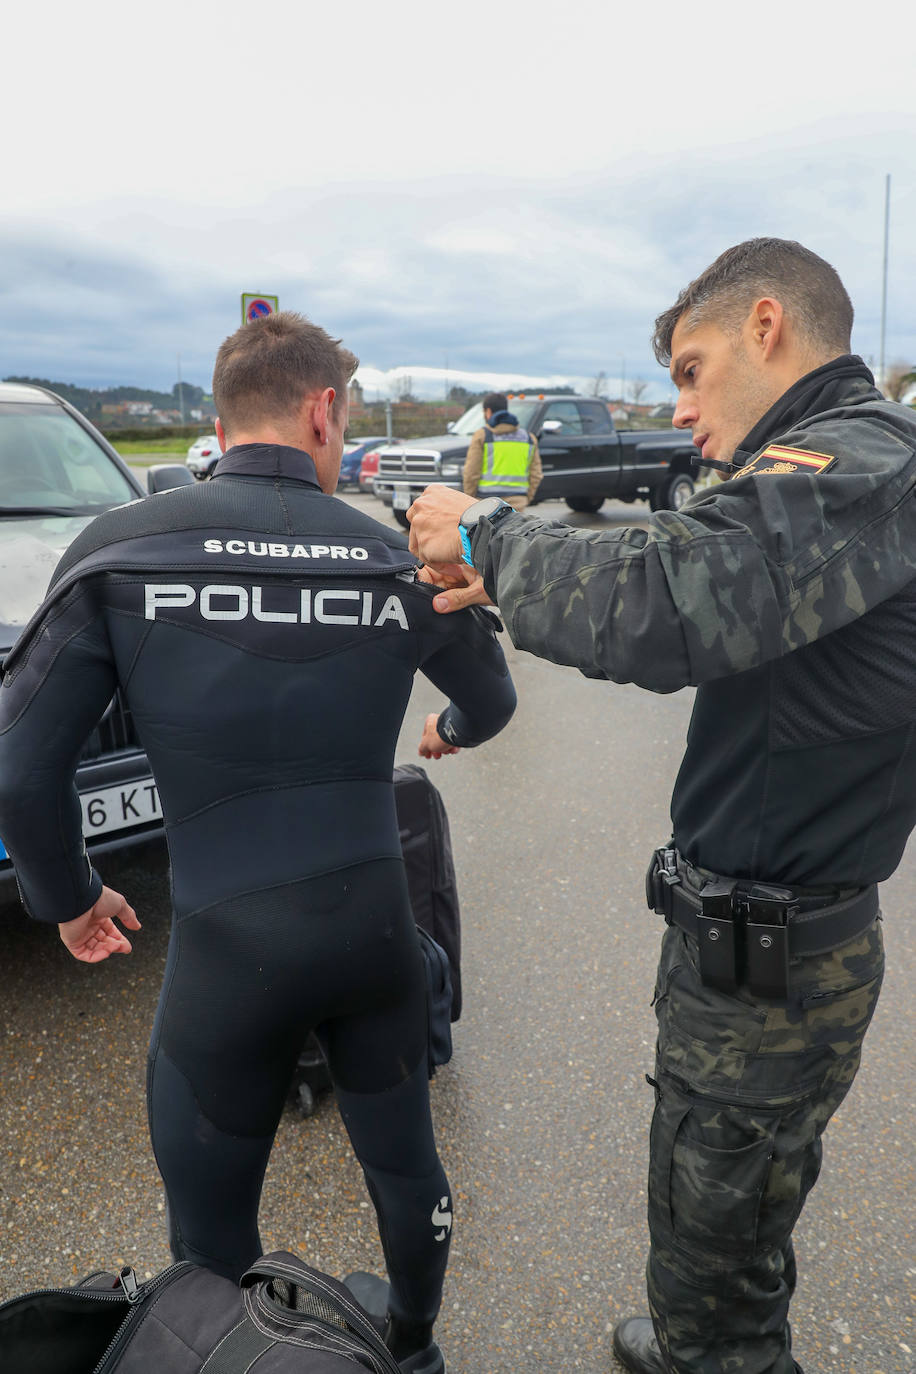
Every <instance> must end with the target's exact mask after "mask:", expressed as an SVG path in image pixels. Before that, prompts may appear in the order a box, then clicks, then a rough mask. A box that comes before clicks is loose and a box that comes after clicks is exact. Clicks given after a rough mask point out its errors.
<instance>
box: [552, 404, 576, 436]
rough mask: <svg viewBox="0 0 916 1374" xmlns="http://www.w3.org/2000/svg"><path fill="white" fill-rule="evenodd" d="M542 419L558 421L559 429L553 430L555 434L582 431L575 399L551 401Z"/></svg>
mask: <svg viewBox="0 0 916 1374" xmlns="http://www.w3.org/2000/svg"><path fill="white" fill-rule="evenodd" d="M544 419H545V420H554V421H557V420H558V421H559V422H560V429H558V430H554V433H555V434H581V433H582V419H581V417H580V415H579V411H578V409H577V407H576V403H575V401H551V403H550V405H549V406H548V407H547V411H546V414H545V415H544Z"/></svg>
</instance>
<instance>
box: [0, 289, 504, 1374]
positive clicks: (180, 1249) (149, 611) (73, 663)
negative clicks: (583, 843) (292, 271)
mask: <svg viewBox="0 0 916 1374" xmlns="http://www.w3.org/2000/svg"><path fill="white" fill-rule="evenodd" d="M355 367H356V359H355V357H354V356H353V355H352V354H351V353H349V352H347V350H345V349H343V348H341V347H340V346H339V344H338V343H337V342H336V341H334V340H333V339H331V338H330V337H329V336H328V335H327V334H326V333H325V331H324V330H322V329H319V328H317V327H316V326H314V325H312V324H310V323H309V322H308V321H306V320H304V319H303V318H302V317H300V316H297V315H292V314H278V315H275V316H269V317H267V318H265V319H263V320H259V321H256V322H255V323H252V324H246V325H245V326H243V327H242V329H240V330H239V331H238V332H237V333H236V334H234V335H232V336H231V337H230V338H228V339H227V340H226V341H225V342H224V344H223V345H222V347H221V348H220V350H219V354H218V357H217V361H216V368H215V372H214V378H213V394H214V399H215V402H216V405H217V407H218V409H219V414H220V420H219V421H218V422H217V433H218V435H219V439H220V444H221V446H222V448H223V449H224V453H223V456H222V458H221V459H220V461H219V463H218V465H217V468H216V472H215V475H214V478H213V480H212V481H210V482H206V483H201V484H198V485H195V486H193V487H182V488H180V489H178V490H176V491H172V492H168V493H163V494H162V495H159V496H154V497H150V498H149V499H148V500H146V501H143V502H138V503H134V504H131V505H128V506H122V507H119V508H117V509H114V510H111V511H109V512H107V513H106V514H104V515H102V516H101V517H99V518H98V519H97V520H96V521H94V522H93V524H92V525H90V526H89V527H87V529H86V530H85V531H84V532H83V533H82V534H81V535H80V536H79V537H78V538H77V540H76V541H75V542H74V543H73V545H71V547H70V549H69V550H68V551H67V553H66V554H65V555H64V557H63V559H62V560H61V562H60V564H59V565H58V568H57V570H56V572H55V575H54V578H53V580H52V584H51V588H50V590H49V594H48V597H47V598H46V600H45V603H44V605H43V606H42V607H41V608H40V609H39V611H38V612H37V614H36V616H35V617H34V619H33V621H32V622H31V624H30V625H29V626H28V627H27V628H26V630H25V631H24V633H23V635H22V636H21V637H20V640H19V642H18V644H17V645H16V647H15V648H14V650H13V652H12V653H11V655H10V656H9V658H8V659H7V661H6V664H5V671H4V676H3V685H2V691H0V833H2V835H3V838H4V841H5V843H6V845H7V848H8V850H9V853H10V855H11V857H12V859H13V862H14V865H15V868H16V874H17V879H18V882H19V886H20V891H21V894H22V898H23V901H24V903H25V905H26V908H27V910H28V911H29V913H30V914H31V915H32V916H33V917H35V918H36V919H37V920H40V921H46V922H49V923H55V924H58V925H59V929H60V934H61V937H62V939H63V940H64V943H65V944H66V945H67V947H68V949H69V950H70V951H71V953H72V954H74V956H75V957H76V958H78V959H85V960H88V961H90V962H96V961H98V960H100V959H103V958H106V957H107V956H108V955H109V954H112V953H115V952H127V951H128V950H129V949H130V943H129V939H128V937H127V935H126V934H125V933H124V931H125V930H127V931H136V930H137V929H139V922H138V921H137V918H136V914H135V912H134V911H133V909H132V908H131V907H130V906H129V905H128V904H127V902H126V901H125V899H124V898H123V897H122V896H121V895H120V894H118V893H116V892H113V891H112V890H110V889H108V888H106V887H104V886H103V884H102V880H101V878H100V877H99V875H98V874H97V873H95V871H94V870H93V868H92V865H91V864H90V862H89V860H88V859H87V857H86V851H85V845H84V842H83V837H82V831H81V823H80V806H79V800H78V796H77V794H76V791H75V788H74V781H73V778H74V768H75V763H76V760H77V757H78V755H79V751H80V748H81V746H82V744H83V742H84V740H85V738H86V737H87V735H88V734H89V732H90V731H91V730H92V728H93V727H94V725H95V723H96V722H97V721H98V719H99V717H100V716H101V715H102V713H103V712H104V710H105V708H106V706H107V705H108V703H109V701H110V700H111V697H112V694H113V692H114V691H115V689H116V687H120V689H121V691H122V692H123V693H124V694H125V696H126V698H127V703H128V705H129V707H130V710H131V712H132V714H133V718H134V720H135V722H136V724H137V729H138V732H139V735H140V738H141V740H142V742H143V745H144V747H145V749H146V752H147V754H148V756H149V760H150V764H151V767H152V770H153V773H154V776H155V780H156V785H157V787H158V789H159V793H160V797H161V801H162V809H163V813H164V817H165V825H166V832H167V836H168V843H169V852H170V857H171V863H172V883H173V903H174V923H173V929H172V935H171V942H170V946H169V953H168V962H167V968H166V973H165V979H164V982H163V987H162V993H161V997H160V1002H159V1008H158V1012H157V1015H156V1020H155V1025H154V1028H153V1033H152V1042H151V1047H150V1060H149V1075H148V1095H149V1117H150V1130H151V1135H152V1142H153V1148H154V1151H155V1155H156V1160H157V1162H158V1165H159V1168H160V1171H161V1173H162V1177H163V1180H164V1182H165V1186H166V1192H167V1196H168V1207H169V1222H170V1240H171V1247H172V1251H173V1254H174V1255H175V1257H176V1258H182V1259H190V1260H192V1261H194V1262H195V1263H198V1264H202V1265H205V1266H207V1267H209V1268H211V1269H213V1270H215V1271H217V1272H218V1273H222V1274H225V1275H227V1276H229V1277H232V1278H238V1277H239V1275H240V1274H241V1273H242V1272H244V1270H245V1269H246V1268H247V1267H248V1266H249V1264H250V1263H251V1262H252V1261H253V1260H254V1259H255V1258H256V1257H257V1256H258V1255H259V1254H260V1251H261V1246H260V1239H259V1236H258V1228H257V1214H258V1203H259V1197H260V1191H261V1184H262V1180H263V1177H264V1171H265V1169H266V1166H267V1161H268V1157H269V1155H270V1150H271V1145H272V1142H273V1138H274V1133H275V1131H276V1128H277V1124H278V1122H279V1119H280V1115H281V1112H282V1110H283V1105H284V1100H285V1097H286V1094H287V1091H288V1088H289V1085H290V1081H291V1078H292V1075H293V1071H294V1068H295V1064H296V1060H297V1056H298V1054H299V1052H300V1050H301V1048H302V1046H303V1043H304V1042H305V1040H306V1038H307V1036H308V1034H309V1032H311V1031H312V1030H317V1032H318V1034H319V1037H320V1039H321V1041H322V1044H323V1047H324V1049H325V1052H326V1055H327V1059H328V1063H329V1066H330V1070H331V1075H332V1078H333V1081H334V1085H335V1089H336V1093H337V1101H338V1104H339V1106H340V1110H341V1114H342V1116H343V1119H344V1122H345V1124H346V1127H347V1130H348V1132H349V1134H350V1138H351V1141H352V1143H353V1146H354V1149H355V1151H356V1154H357V1156H358V1157H359V1160H360V1163H361V1164H362V1167H363V1170H364V1173H365V1177H366V1182H367V1185H368V1188H369V1192H370V1194H371V1196H372V1200H373V1202H374V1204H375V1207H376V1210H377V1213H378V1217H379V1228H380V1233H381V1239H382V1245H383V1249H384V1252H385V1256H386V1260H387V1265H388V1273H389V1277H390V1281H391V1288H390V1301H389V1308H388V1324H387V1334H386V1339H387V1340H388V1342H389V1345H390V1347H391V1350H392V1353H393V1354H394V1356H395V1358H396V1359H397V1360H399V1361H400V1362H401V1363H402V1366H403V1367H404V1368H405V1369H406V1370H411V1371H417V1372H418V1374H437V1371H441V1369H442V1368H443V1367H444V1366H443V1361H442V1356H441V1352H440V1351H439V1348H438V1346H437V1345H436V1343H435V1342H434V1340H433V1336H432V1328H433V1322H434V1320H435V1317H436V1314H437V1312H438V1309H439V1304H440V1299H441V1292H442V1283H443V1278H444V1274H445V1267H446V1261H447V1256H448V1250H449V1242H450V1237H451V1227H452V1216H453V1208H452V1202H451V1194H450V1190H449V1186H448V1181H447V1179H446V1177H445V1174H444V1172H443V1169H442V1165H441V1163H440V1161H439V1158H438V1155H437V1152H436V1145H435V1141H434V1139H433V1129H432V1122H431V1118H430V1109H429V1090H428V1078H427V1022H426V984H425V974H424V967H423V960H422V955H421V949H420V945H419V942H418V938H417V931H416V927H415V924H414V922H413V918H412V915H411V909H410V904H409V901H408V896H407V887H406V881H405V875H404V867H403V860H402V855H401V846H400V840H399V835H398V825H397V818H396V812H395V805H394V795H393V783H392V772H393V764H394V751H395V746H396V742H397V737H398V731H399V728H400V725H401V721H402V718H403V715H404V711H405V708H406V706H407V701H408V698H409V696H410V691H411V685H412V682H413V677H414V673H415V671H416V670H417V669H418V668H419V669H420V670H421V671H422V672H423V673H424V674H425V675H426V676H427V677H428V678H429V679H430V680H431V681H432V682H433V683H434V684H435V685H436V686H437V687H439V688H441V689H442V690H443V691H444V692H445V693H447V694H449V695H450V697H451V701H450V702H449V704H448V705H447V706H446V707H445V709H444V710H443V711H442V712H441V714H440V715H439V716H438V717H436V716H431V717H429V718H428V719H427V721H426V725H425V728H424V731H423V737H422V740H421V745H420V752H421V754H423V755H425V756H426V757H431V756H436V757H438V756H440V755H441V754H442V753H450V752H454V751H455V750H456V749H458V748H463V747H468V746H472V745H476V744H480V743H481V742H482V741H484V740H486V739H488V738H490V737H491V736H492V735H494V734H496V732H497V731H499V730H500V729H502V728H503V726H504V725H505V724H506V723H507V721H508V720H509V718H510V716H511V715H512V712H513V710H514V706H515V693H514V689H513V686H512V682H511V679H510V677H509V674H508V671H507V668H506V664H505V660H504V658H503V655H502V651H501V650H500V648H499V646H498V644H497V642H496V635H495V632H494V624H495V621H494V618H493V617H492V616H491V615H490V613H489V612H480V611H477V610H475V611H474V612H473V613H469V614H467V615H463V616H460V617H457V618H456V619H455V621H454V623H451V624H450V623H449V622H448V621H447V620H444V619H443V618H442V617H440V616H437V615H436V614H435V613H434V611H433V609H432V605H431V602H432V596H433V591H432V589H431V588H430V587H429V586H427V585H426V584H425V583H423V582H421V581H420V580H418V569H417V563H416V560H415V558H414V557H413V556H412V555H411V554H410V552H409V550H408V548H407V544H406V539H405V538H404V536H403V535H401V534H400V532H397V531H395V530H393V529H390V528H388V527H387V526H384V525H381V524H379V523H378V522H377V521H375V520H372V519H370V518H369V517H367V516H365V515H363V514H361V513H359V512H357V511H355V510H353V509H352V508H351V507H349V506H347V505H345V504H344V503H343V502H340V501H338V500H336V499H334V497H333V496H332V495H331V493H333V491H334V487H335V484H336V481H337V474H338V470H339V466H340V458H341V453H342V448H343V436H344V431H345V429H346V425H347V383H348V381H349V379H350V377H351V376H352V373H353V371H354V369H355ZM122 928H123V929H122Z"/></svg>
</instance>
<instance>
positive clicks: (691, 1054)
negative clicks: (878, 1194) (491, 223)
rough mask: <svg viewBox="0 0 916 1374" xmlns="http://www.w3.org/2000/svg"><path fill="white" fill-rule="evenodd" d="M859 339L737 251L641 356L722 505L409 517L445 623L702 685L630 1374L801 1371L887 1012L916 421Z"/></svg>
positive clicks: (905, 744) (676, 810)
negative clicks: (815, 1221) (618, 514)
mask: <svg viewBox="0 0 916 1374" xmlns="http://www.w3.org/2000/svg"><path fill="white" fill-rule="evenodd" d="M851 326H852V306H851V303H850V301H849V298H848V296H847V294H846V292H845V290H844V288H843V285H842V283H841V281H840V279H839V277H838V276H837V274H836V273H835V272H834V270H833V269H832V268H831V267H830V266H829V265H828V264H827V263H825V262H824V261H823V260H822V259H820V258H819V257H817V256H816V255H815V254H813V253H811V252H809V251H808V250H807V249H804V248H803V247H801V245H799V244H796V243H791V242H786V241H783V240H778V239H755V240H751V241H749V242H747V243H743V244H740V245H738V246H737V247H735V248H732V249H729V250H728V251H727V252H726V253H724V254H722V256H721V257H720V258H718V259H717V261H716V262H715V263H713V264H712V266H711V267H710V268H708V269H707V270H706V271H705V272H704V273H703V274H702V275H701V276H700V277H699V278H697V280H696V281H694V282H693V283H691V285H690V286H688V287H687V288H686V289H685V291H683V292H682V293H681V295H680V297H679V298H678V300H677V302H676V303H675V305H674V306H672V308H671V309H670V310H668V311H666V312H665V314H663V315H661V316H660V317H659V319H658V320H657V321H656V330H655V338H654V345H655V350H656V356H657V357H658V358H659V361H661V362H663V363H668V362H670V365H671V375H672V378H673V380H674V382H675V385H676V386H677V388H678V391H679V401H678V405H677V409H676V411H675V416H674V424H675V425H676V426H678V427H679V428H684V429H687V428H689V429H692V431H693V437H694V443H695V444H696V446H697V448H698V449H699V450H700V455H701V460H702V461H703V462H705V463H707V464H710V465H712V466H715V467H717V468H718V469H719V470H723V471H725V472H726V473H727V474H728V480H726V481H724V482H722V483H720V484H718V485H717V486H714V487H712V488H710V489H708V490H707V491H705V492H701V493H698V494H697V495H696V496H695V497H694V498H693V499H692V500H691V501H689V502H688V503H687V505H686V506H684V507H683V508H682V509H681V510H680V511H677V512H674V511H660V512H658V513H657V514H655V515H654V516H652V517H650V520H649V527H648V529H623V530H620V529H618V530H610V531H600V532H596V531H593V530H578V529H570V528H567V527H563V526H551V525H547V524H545V523H543V522H541V521H538V520H531V519H520V518H519V517H518V516H516V515H514V514H513V513H512V512H511V511H509V510H507V509H506V508H504V507H502V506H498V508H497V505H496V503H493V502H478V503H477V505H476V506H471V507H468V502H467V498H466V497H465V498H462V497H461V496H460V495H459V494H457V493H455V492H449V491H444V490H442V489H441V488H439V489H432V488H430V489H429V491H428V492H427V493H424V495H423V496H422V497H421V498H420V499H419V501H417V502H416V503H415V505H414V507H413V509H412V511H411V512H409V514H410V515H411V517H412V545H413V546H414V547H416V548H417V549H418V550H419V552H420V554H421V556H422V557H423V558H425V559H426V560H427V562H429V563H432V564H438V565H439V574H438V576H439V580H440V581H444V582H445V583H446V585H447V586H448V587H449V590H447V591H445V592H443V593H442V594H440V596H438V597H437V598H436V601H437V603H438V607H437V608H438V609H440V610H443V611H447V610H450V609H453V608H455V607H457V606H461V605H467V604H468V603H469V602H470V601H480V600H487V599H489V600H492V601H498V603H499V608H500V611H501V613H502V615H503V617H504V619H505V621H506V625H507V628H508V630H509V633H510V635H511V637H512V639H513V641H514V643H515V644H516V645H518V647H519V648H522V649H526V650H528V651H529V652H532V653H536V654H540V655H541V656H542V657H544V658H549V659H551V660H553V661H554V662H557V663H566V664H572V665H574V666H575V667H577V668H579V669H580V670H581V671H582V672H583V673H585V674H586V675H587V676H591V677H599V678H608V679H611V680H612V681H615V682H637V683H639V684H641V685H642V686H644V687H647V688H649V689H650V690H652V691H657V692H670V691H676V690H677V689H678V688H680V687H684V686H687V685H695V686H696V687H697V692H696V701H695V705H694V710H693V716H692V719H691V724H690V729H689V732H688V736H687V747H686V752H685V754H684V758H683V761H682V764H681V768H680V771H679V774H678V778H677V782H676V784H675V788H674V794H673V798H672V807H671V811H672V821H673V838H672V840H671V841H670V843H669V844H668V845H665V846H663V847H662V848H661V849H660V850H658V851H656V854H655V855H654V856H653V860H652V865H651V868H650V874H649V881H648V883H647V895H648V898H649V903H650V905H651V906H653V907H654V908H655V909H656V910H658V911H659V912H663V913H664V915H665V917H666V920H667V922H668V926H667V929H666V930H665V933H664V938H663V941H662V950H661V958H660V963H659V971H658V979H657V985H656V991H655V1009H656V1013H657V1016H658V1024H659V1036H658V1045H657V1059H656V1071H655V1079H654V1083H655V1094H656V1106H655V1113H654V1116H653V1120H652V1129H651V1137H650V1165H649V1228H650V1235H651V1250H650V1255H649V1260H648V1266H647V1282H648V1295H649V1306H650V1309H651V1313H652V1320H651V1322H650V1321H649V1319H648V1318H639V1317H637V1318H630V1319H628V1320H627V1321H625V1322H623V1323H621V1325H620V1326H618V1328H617V1330H616V1332H615V1334H614V1351H615V1354H616V1355H617V1356H618V1358H619V1359H620V1360H621V1362H622V1363H623V1364H624V1365H625V1366H626V1367H627V1368H628V1369H631V1370H634V1371H637V1374H657V1371H663V1370H674V1371H696V1372H701V1374H713V1371H726V1370H728V1371H741V1374H763V1371H772V1374H792V1372H793V1371H794V1370H797V1369H799V1368H800V1366H799V1365H797V1364H796V1363H795V1361H794V1360H793V1356H792V1353H791V1339H790V1333H789V1324H788V1309H789V1302H790V1299H791V1296H792V1292H793V1289H794V1287H795V1261H794V1255H793V1249H792V1239H791V1234H792V1228H793V1226H794V1224H795V1221H796V1219H797V1217H798V1215H799V1213H800V1211H801V1209H802V1206H803V1205H804V1201H805V1198H806V1196H807V1194H808V1192H809V1191H810V1189H811V1187H812V1186H813V1184H814V1182H815V1180H816V1178H817V1174H818V1170H819V1167H820V1162H821V1135H822V1133H823V1130H824V1128H825V1126H826V1125H827V1122H828V1121H829V1119H830V1117H831V1115H832V1113H833V1112H834V1111H835V1110H836V1108H837V1106H838V1104H839V1103H840V1102H841V1101H842V1099H843V1097H844V1095H845V1094H846V1092H847V1091H848V1089H849V1086H850V1084H851V1082H852V1080H853V1078H854V1076H855V1073H856V1070H857V1068H858V1064H859V1056H860V1052H861V1046H862V1040H863V1037H864V1034H865V1031H866V1029H867V1027H868V1024H869V1022H870V1020H871V1017H872V1013H873V1012H874V1008H875V1004H876V1002H877V998H878V993H879V990H880V985H881V979H882V974H883V962H884V957H883V948H882V938H881V923H880V915H879V912H878V905H877V892H876V886H875V885H876V883H878V882H880V881H881V880H883V879H885V878H887V877H889V876H890V874H891V873H893V871H894V869H895V868H896V866H897V864H898V862H899V860H900V856H901V854H902V852H903V848H904V845H905V843H906V840H907V837H908V835H909V834H910V831H911V829H912V827H913V824H914V820H916V769H914V766H913V764H914V761H916V759H914V756H916V500H914V499H913V495H914V486H916V414H914V412H913V411H912V410H910V409H908V408H906V407H904V406H901V405H895V404H893V403H890V402H887V401H885V400H884V399H883V398H882V396H881V394H880V392H879V391H877V390H876V388H875V386H874V380H873V378H872V376H871V374H870V373H869V371H868V369H867V368H866V367H865V365H864V364H863V362H862V360H861V359H860V358H857V357H854V356H850V354H849V351H848V350H849V341H850V331H851ZM459 518H460V522H461V524H460V526H459V528H458V529H457V530H456V524H457V523H458V521H459ZM462 547H464V549H465V562H468V561H470V562H472V565H473V569H471V568H468V569H465V570H464V576H463V577H462V576H460V575H459V566H458V565H457V564H456V563H455V561H454V560H456V559H458V557H459V556H460V555H461V551H462ZM449 565H451V566H449ZM462 583H467V584H468V585H462Z"/></svg>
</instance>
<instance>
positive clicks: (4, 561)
mask: <svg viewBox="0 0 916 1374" xmlns="http://www.w3.org/2000/svg"><path fill="white" fill-rule="evenodd" d="M93 519H95V516H94V515H67V516H56V515H55V516H34V517H30V516H24V517H23V518H22V519H20V520H17V519H14V518H11V517H9V516H6V517H4V518H2V519H0V651H2V652H6V650H8V649H9V648H11V646H12V644H13V642H14V640H15V639H16V638H17V636H18V634H19V631H20V630H21V629H22V627H23V626H24V625H25V624H26V623H27V622H28V620H29V618H30V617H31V615H32V614H33V612H34V611H35V610H36V608H37V607H38V606H39V605H40V604H41V601H42V598H43V597H44V594H45V592H46V591H47V589H48V583H49V582H50V581H51V574H52V573H53V572H54V569H55V568H56V567H57V564H58V562H59V560H60V556H61V554H62V553H63V552H64V550H65V549H66V548H67V547H68V546H69V545H70V544H72V542H73V540H74V539H75V538H76V536H77V535H78V534H79V532H80V530H83V529H85V528H86V526H87V525H88V524H89V523H90V521H92V520H93Z"/></svg>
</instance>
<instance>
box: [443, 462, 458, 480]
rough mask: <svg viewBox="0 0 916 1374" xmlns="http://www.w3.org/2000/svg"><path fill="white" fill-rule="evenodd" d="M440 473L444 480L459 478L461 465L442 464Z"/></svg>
mask: <svg viewBox="0 0 916 1374" xmlns="http://www.w3.org/2000/svg"><path fill="white" fill-rule="evenodd" d="M440 471H441V473H442V476H443V477H445V478H447V479H451V478H453V477H460V476H461V464H460V463H443V464H442V467H441V469H440Z"/></svg>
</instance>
